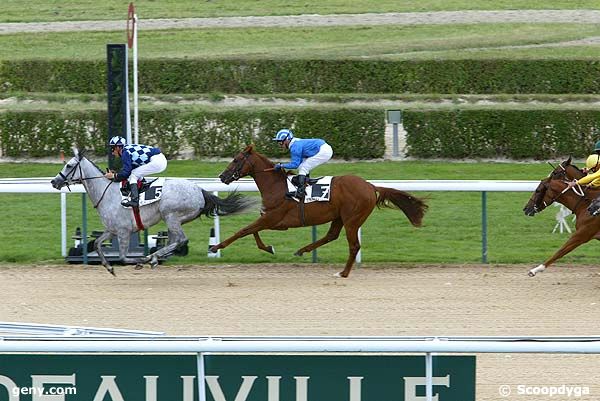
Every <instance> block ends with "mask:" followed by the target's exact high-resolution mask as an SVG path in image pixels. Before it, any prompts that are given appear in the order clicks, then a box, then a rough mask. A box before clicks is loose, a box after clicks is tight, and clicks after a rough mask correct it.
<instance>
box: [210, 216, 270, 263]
mask: <svg viewBox="0 0 600 401" xmlns="http://www.w3.org/2000/svg"><path fill="white" fill-rule="evenodd" d="M266 216H267V215H266V214H265V215H262V216H260V217H259V218H258V219H256V220H255V221H254V222H252V223H251V224H249V225H247V226H246V227H244V228H242V229H241V230H239V231H238V232H237V233H235V234H233V235H232V236H231V237H229V238H227V239H226V240H225V241H221V242H220V243H218V244H217V245H213V246H211V247H210V248H209V249H208V250H209V251H210V252H212V253H216V252H217V251H218V250H219V249H223V248H225V247H227V246H229V245H230V244H231V243H232V242H234V241H235V240H238V239H240V238H242V237H245V236H247V235H250V234H255V233H258V232H259V231H262V230H265V229H270V228H272V224H270V218H269V217H266ZM255 238H256V237H255ZM259 239H260V237H259ZM260 242H261V243H262V241H260ZM257 245H258V242H257ZM262 245H263V246H264V245H265V244H264V243H263V244H262ZM259 248H260V245H259ZM265 248H266V246H265ZM261 249H262V248H261ZM267 252H268V251H267Z"/></svg>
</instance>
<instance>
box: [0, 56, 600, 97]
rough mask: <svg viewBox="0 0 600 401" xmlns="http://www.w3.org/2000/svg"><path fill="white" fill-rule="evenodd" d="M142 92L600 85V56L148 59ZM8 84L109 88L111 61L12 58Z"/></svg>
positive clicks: (468, 90) (5, 72)
mask: <svg viewBox="0 0 600 401" xmlns="http://www.w3.org/2000/svg"><path fill="white" fill-rule="evenodd" d="M139 64H140V65H139V70H140V80H139V91H140V93H156V94H161V93H212V92H220V93H241V94H269V93H447V94H497V93H509V94H518V93H554V94H556V93H572V94H594V93H599V92H600V61H593V60H419V61H383V60H373V61H365V60H173V59H168V60H167V59H165V60H140V63H139ZM0 91H5V92H7V91H23V92H78V93H106V62H104V61H65V60H62V61H60V60H59V61H46V60H25V61H4V62H2V63H0Z"/></svg>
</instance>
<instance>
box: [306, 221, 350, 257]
mask: <svg viewBox="0 0 600 401" xmlns="http://www.w3.org/2000/svg"><path fill="white" fill-rule="evenodd" d="M343 227H344V223H343V222H342V219H341V218H337V219H335V220H333V221H332V222H331V226H330V227H329V231H327V234H325V236H324V237H323V238H321V239H320V240H318V241H315V242H313V243H312V244H308V245H306V246H305V247H302V248H300V249H298V250H297V251H296V253H294V255H295V256H302V254H304V253H306V252H311V251H313V250H315V249H317V248H318V247H320V246H323V245H325V244H327V243H329V242H331V241H335V240H336V239H338V237H339V236H340V232H341V231H342V228H343Z"/></svg>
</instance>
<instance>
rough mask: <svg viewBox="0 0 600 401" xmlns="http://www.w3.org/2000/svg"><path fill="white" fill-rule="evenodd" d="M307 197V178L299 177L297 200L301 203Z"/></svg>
mask: <svg viewBox="0 0 600 401" xmlns="http://www.w3.org/2000/svg"><path fill="white" fill-rule="evenodd" d="M305 195H306V176H305V175H298V189H297V190H296V198H298V199H300V202H302V201H303V200H304V196H305Z"/></svg>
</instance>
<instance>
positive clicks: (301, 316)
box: [0, 264, 600, 401]
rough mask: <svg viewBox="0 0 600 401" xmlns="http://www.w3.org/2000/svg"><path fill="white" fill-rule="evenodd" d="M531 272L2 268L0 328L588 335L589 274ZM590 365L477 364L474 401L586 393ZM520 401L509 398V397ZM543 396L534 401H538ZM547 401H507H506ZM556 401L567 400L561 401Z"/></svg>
mask: <svg viewBox="0 0 600 401" xmlns="http://www.w3.org/2000/svg"><path fill="white" fill-rule="evenodd" d="M531 267H532V266H485V265H482V266H438V265H431V266H418V267H412V268H411V267H406V266H403V267H394V266H393V265H388V266H373V265H370V266H369V267H363V268H357V269H355V270H354V271H353V272H352V274H351V276H350V278H349V279H340V278H334V277H332V276H333V274H334V273H335V272H337V271H338V270H340V266H337V265H336V266H332V265H318V266H313V265H305V264H302V265H250V266H247V267H240V266H219V267H216V266H177V267H159V268H158V269H156V270H149V269H146V270H141V271H135V270H133V268H131V267H119V266H118V267H117V272H118V273H117V274H118V277H116V278H113V277H112V276H110V275H109V274H108V273H107V272H106V271H105V270H104V269H103V268H101V267H98V266H93V267H83V266H52V267H51V266H37V267H31V266H22V267H16V266H10V267H7V266H4V267H0V282H2V283H3V291H2V306H0V321H14V322H29V323H48V324H67V325H82V326H94V327H115V328H128V329H137V330H158V331H164V332H166V333H167V334H172V335H176V334H182V335H184V334H185V335H325V336H327V335H340V336H359V335H365V336H370V335H372V336H403V335H417V336H434V335H436V336H449V335H469V336H476V335H493V336H498V335H510V336H518V335H538V336H548V335H557V336H567V335H597V334H599V331H600V330H599V329H598V328H599V322H600V299H599V298H600V269H599V268H597V267H564V266H558V267H555V268H550V269H548V270H547V271H546V272H544V273H541V274H540V275H538V276H537V277H535V278H528V277H527V276H526V272H527V270H528V269H529V268H531ZM599 358H600V356H572V355H536V354H530V355H524V354H513V355H505V354H498V355H495V354H483V355H478V359H477V380H478V386H477V394H478V400H494V399H506V398H501V397H500V396H499V395H498V394H499V393H498V388H499V386H500V385H503V384H508V385H511V386H513V387H514V388H515V389H516V386H517V385H518V384H524V385H536V386H543V385H546V386H551V385H555V386H560V385H563V384H565V385H570V386H575V385H579V386H587V387H589V389H590V391H591V396H590V398H588V397H578V398H577V399H589V400H592V399H594V400H598V399H600V369H598V366H600V363H599V362H600V361H599ZM519 397H521V398H519ZM544 397H546V398H544ZM534 398H535V399H536V400H540V399H542V400H543V399H549V400H550V399H552V400H557V399H558V398H557V397H556V396H555V397H552V398H550V397H548V396H537V397H533V398H532V396H529V397H527V396H518V395H513V396H511V397H510V398H509V399H510V400H511V401H514V400H521V399H522V400H532V399H534ZM562 399H567V398H566V396H565V397H564V398H562Z"/></svg>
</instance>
